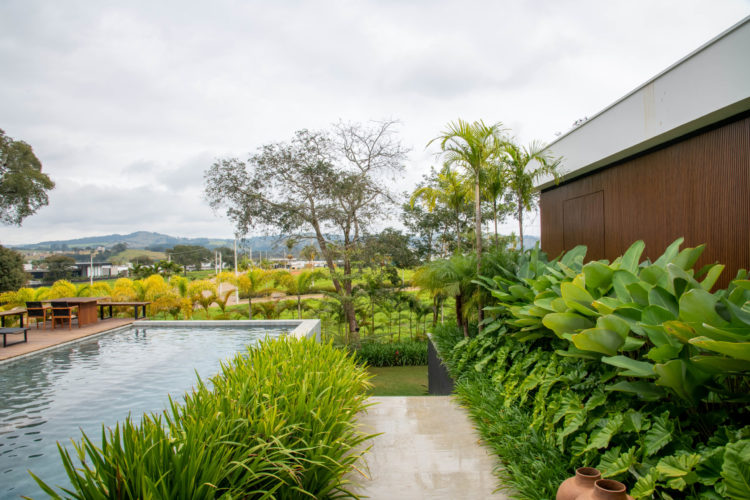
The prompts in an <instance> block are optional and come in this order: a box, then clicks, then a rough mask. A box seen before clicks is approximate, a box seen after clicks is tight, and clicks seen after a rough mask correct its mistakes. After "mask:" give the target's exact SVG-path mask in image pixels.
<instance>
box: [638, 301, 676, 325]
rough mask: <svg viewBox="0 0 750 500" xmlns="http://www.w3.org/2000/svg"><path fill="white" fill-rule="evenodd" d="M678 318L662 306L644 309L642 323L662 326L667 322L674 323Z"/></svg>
mask: <svg viewBox="0 0 750 500" xmlns="http://www.w3.org/2000/svg"><path fill="white" fill-rule="evenodd" d="M675 319H677V317H676V316H675V315H674V314H672V313H671V312H670V311H668V310H667V309H664V308H663V307H661V306H647V307H644V308H643V313H642V314H641V322H642V323H645V324H647V325H661V324H662V323H665V322H667V321H673V320H675Z"/></svg>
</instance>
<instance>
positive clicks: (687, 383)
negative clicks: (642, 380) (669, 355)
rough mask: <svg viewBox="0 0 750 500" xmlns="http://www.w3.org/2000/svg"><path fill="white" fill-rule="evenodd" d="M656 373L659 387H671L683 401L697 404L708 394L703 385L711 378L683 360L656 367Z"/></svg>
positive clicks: (675, 360) (674, 360)
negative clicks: (703, 395) (700, 398)
mask: <svg viewBox="0 0 750 500" xmlns="http://www.w3.org/2000/svg"><path fill="white" fill-rule="evenodd" d="M654 372H656V375H657V376H658V378H657V379H656V384H657V385H660V386H663V387H669V388H670V389H672V390H673V391H674V392H675V393H676V394H677V395H678V396H680V397H681V398H682V399H684V400H686V401H690V402H691V403H694V402H696V401H697V400H698V399H699V397H700V396H701V395H702V394H703V393H705V392H706V388H705V387H704V386H703V384H704V383H705V382H706V380H708V379H709V378H711V377H710V375H709V374H707V373H706V372H704V371H701V370H700V369H698V368H697V367H695V368H694V367H693V366H692V365H689V364H688V363H686V362H685V361H683V360H681V359H673V360H671V361H667V362H666V363H663V364H657V365H654Z"/></svg>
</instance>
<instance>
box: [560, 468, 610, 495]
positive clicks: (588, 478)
mask: <svg viewBox="0 0 750 500" xmlns="http://www.w3.org/2000/svg"><path fill="white" fill-rule="evenodd" d="M601 477H602V475H601V474H600V473H599V471H598V470H596V469H594V468H593V467H580V468H578V469H576V475H575V476H573V477H569V478H568V479H566V480H565V481H563V482H562V484H560V487H559V488H558V489H557V497H555V498H556V500H575V499H576V498H578V497H579V496H580V495H582V494H583V493H585V492H587V491H590V490H593V489H594V483H595V482H596V480H597V479H601Z"/></svg>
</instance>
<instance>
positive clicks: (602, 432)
mask: <svg viewBox="0 0 750 500" xmlns="http://www.w3.org/2000/svg"><path fill="white" fill-rule="evenodd" d="M600 422H604V426H602V427H600V428H599V429H597V430H595V431H594V432H592V433H591V437H590V438H589V444H588V445H587V446H586V449H585V451H589V450H598V449H601V448H606V447H607V446H609V442H610V441H611V440H612V438H613V437H614V436H615V434H617V432H618V431H619V430H620V427H622V422H623V417H622V415H621V414H619V413H615V414H613V415H612V416H611V417H609V418H605V419H601V420H600Z"/></svg>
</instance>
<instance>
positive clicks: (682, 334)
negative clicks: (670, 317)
mask: <svg viewBox="0 0 750 500" xmlns="http://www.w3.org/2000/svg"><path fill="white" fill-rule="evenodd" d="M661 326H662V327H663V328H664V331H665V332H667V333H668V334H669V335H671V336H672V337H674V338H676V339H678V340H679V341H680V342H682V343H684V344H687V343H688V342H690V339H692V338H693V337H697V336H698V334H697V333H695V330H694V329H693V328H692V327H691V326H690V325H688V324H687V323H684V322H682V321H666V322H665V323H663V324H662V325H661Z"/></svg>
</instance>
